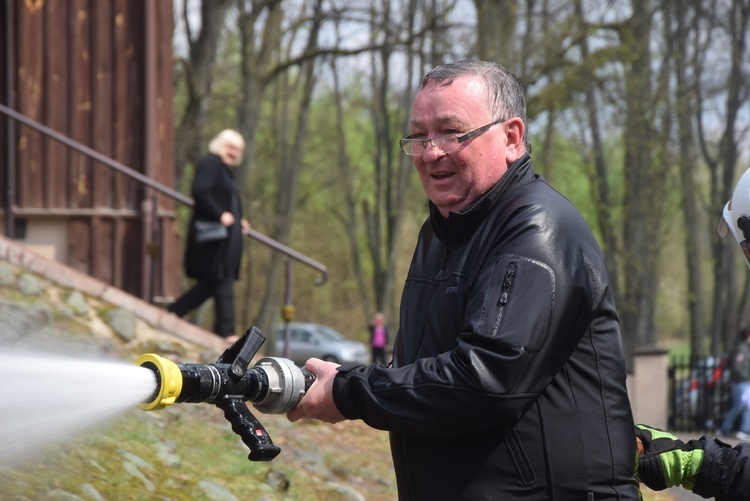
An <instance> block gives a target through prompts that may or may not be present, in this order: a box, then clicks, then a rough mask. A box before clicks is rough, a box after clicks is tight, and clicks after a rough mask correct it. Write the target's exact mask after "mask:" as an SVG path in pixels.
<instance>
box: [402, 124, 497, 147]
mask: <svg viewBox="0 0 750 501" xmlns="http://www.w3.org/2000/svg"><path fill="white" fill-rule="evenodd" d="M506 121H508V119H507V118H500V119H498V120H495V121H494V122H490V123H488V124H487V125H482V126H481V127H477V128H476V129H473V130H470V131H469V132H466V133H464V134H461V135H458V134H456V133H450V134H442V135H440V136H435V137H431V138H429V139H415V138H414V137H412V135H411V134H409V135H408V136H406V137H405V138H403V139H401V140H399V142H398V144H399V146H401V151H403V152H404V153H405V154H407V155H409V156H410V157H416V156H419V155H424V153H425V151H427V144H428V143H429V144H430V146H431V147H432V148H433V149H434V148H437V146H436V145H435V143H433V141H435V140H436V139H441V138H444V137H448V136H455V138H456V141H457V142H458V144H461V143H465V142H466V141H468V140H470V139H474V138H475V137H479V136H481V135H482V134H484V133H485V132H487V131H488V130H490V127H492V126H493V125H497V124H500V123H503V122H506ZM418 142H419V143H422V153H419V154H417V153H408V152H407V151H406V150H405V149H404V146H405V145H407V144H414V143H418ZM413 151H414V149H413V147H412V152H413ZM452 151H455V150H450V151H445V150H443V153H450V152H452Z"/></svg>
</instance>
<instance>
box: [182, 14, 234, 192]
mask: <svg viewBox="0 0 750 501" xmlns="http://www.w3.org/2000/svg"><path fill="white" fill-rule="evenodd" d="M231 3H232V0H203V1H201V5H200V7H201V17H200V20H201V21H200V33H199V34H198V35H197V36H194V34H193V26H191V23H190V19H191V17H190V16H189V13H188V2H187V1H186V0H185V1H183V3H182V13H183V21H184V24H185V35H186V37H185V38H186V42H187V45H188V47H189V53H188V59H187V60H185V59H181V60H180V64H181V70H182V76H183V77H184V79H185V83H186V96H185V97H186V105H185V109H184V110H183V111H182V116H181V118H180V122H179V124H178V125H177V129H176V131H175V140H174V149H175V152H174V159H175V179H176V180H177V186H180V185H182V184H183V183H182V174H183V169H184V167H185V164H187V163H193V164H195V163H197V161H198V159H199V158H200V157H201V156H202V155H204V154H205V153H206V151H205V149H206V145H205V144H203V143H204V141H203V127H204V125H205V110H206V106H207V102H208V99H209V97H210V95H211V82H212V81H213V71H212V69H213V63H214V61H215V60H216V52H217V47H218V46H219V40H220V38H221V28H222V26H223V25H224V19H225V18H226V12H227V8H228V7H229V5H231ZM175 111H177V110H175ZM178 115H179V113H178ZM227 126H228V127H229V126H231V125H227Z"/></svg>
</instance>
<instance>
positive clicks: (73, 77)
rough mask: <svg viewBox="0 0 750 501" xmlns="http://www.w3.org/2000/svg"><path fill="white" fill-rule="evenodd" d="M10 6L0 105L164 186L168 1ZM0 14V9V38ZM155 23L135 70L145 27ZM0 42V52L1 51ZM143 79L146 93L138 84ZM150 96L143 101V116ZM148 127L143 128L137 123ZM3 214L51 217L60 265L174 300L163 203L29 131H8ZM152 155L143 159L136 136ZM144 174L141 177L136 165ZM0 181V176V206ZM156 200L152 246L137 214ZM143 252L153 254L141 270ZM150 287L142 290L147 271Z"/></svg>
mask: <svg viewBox="0 0 750 501" xmlns="http://www.w3.org/2000/svg"><path fill="white" fill-rule="evenodd" d="M151 2H153V0H70V1H49V0H48V1H43V0H11V1H10V4H12V6H11V7H10V13H11V26H12V29H13V38H12V40H13V43H14V47H13V54H14V58H15V61H14V68H12V69H11V70H10V71H12V72H13V79H14V84H13V87H14V88H13V97H12V102H10V103H8V102H6V101H7V99H6V92H5V90H6V89H5V86H6V85H5V75H6V74H7V72H8V71H9V68H8V61H6V57H5V54H4V49H2V52H3V54H0V70H2V71H0V73H1V75H2V82H0V103H3V104H6V105H8V106H10V107H11V108H13V109H15V110H16V111H18V112H19V113H21V114H23V115H25V116H27V117H28V118H31V119H33V120H35V121H37V122H40V123H41V124H43V125H45V126H47V127H49V128H51V129H53V130H54V131H56V132H58V133H60V134H63V135H65V136H67V137H68V138H70V139H73V140H74V141H77V142H79V143H81V144H83V145H85V146H87V147H89V148H92V149H93V150H95V151H97V152H99V153H101V154H102V155H104V156H107V157H110V158H112V159H113V160H115V161H117V162H119V163H121V164H123V165H126V166H128V167H129V168H131V169H133V170H135V171H137V172H141V173H143V174H146V175H148V176H150V177H151V178H152V179H154V180H155V181H156V182H158V183H161V184H163V185H165V186H168V187H170V188H174V165H173V164H174V161H173V158H174V157H173V151H172V148H173V130H172V129H173V116H172V64H173V61H172V30H173V19H172V2H171V1H166V0H158V1H156V2H153V3H151ZM6 12H8V10H7V7H4V6H2V5H0V23H2V24H0V30H3V29H4V27H5V16H6ZM146 16H153V17H154V20H153V22H154V23H156V29H155V30H153V31H154V32H155V33H154V34H155V38H156V39H155V40H154V42H153V45H154V47H153V53H152V54H151V57H152V58H155V64H153V66H154V68H152V69H151V71H149V68H148V67H147V60H148V58H147V53H146V51H147V50H148V47H147V37H146V31H145V30H146V27H147V25H148V19H147V17H146ZM5 40H6V38H5V36H4V35H2V41H0V46H2V45H4V43H5ZM148 78H151V79H153V80H152V82H153V83H152V84H151V85H150V86H149V85H147V79H148ZM149 88H151V89H153V91H154V96H153V97H151V102H152V103H154V106H153V109H152V110H151V115H152V116H147V115H148V113H149V110H148V109H147V103H148V97H149V96H147V95H146V92H147V91H148V89H149ZM147 125H148V126H147ZM14 127H15V130H16V137H15V144H14V145H13V146H12V147H13V148H14V149H15V151H16V162H15V164H16V165H15V169H14V175H15V177H16V179H15V189H14V193H13V197H14V199H15V203H14V207H15V212H16V213H17V214H19V215H20V216H17V217H22V218H25V217H27V218H34V217H47V218H48V217H56V218H61V221H65V224H66V225H67V232H68V249H67V253H66V254H67V263H66V264H68V265H70V266H72V267H73V268H75V269H77V270H79V271H83V272H85V273H88V274H90V275H92V276H94V277H95V278H98V279H100V280H103V281H106V282H107V283H111V284H112V285H115V286H117V287H119V288H122V289H123V290H125V291H127V292H130V293H132V294H135V295H138V296H140V297H143V298H144V299H147V300H148V299H151V298H150V297H146V294H147V292H149V293H150V292H153V294H154V295H157V296H176V295H178V294H179V290H180V274H181V260H182V256H181V245H180V243H179V240H178V236H177V232H176V231H175V221H174V211H175V208H176V205H175V202H174V201H173V200H172V199H170V198H169V197H167V196H164V195H158V196H156V197H155V198H154V197H153V196H152V195H149V193H151V191H152V190H147V189H146V188H145V187H144V186H142V185H141V184H140V183H139V182H138V181H135V180H132V179H130V178H128V177H127V176H125V175H123V174H120V173H118V172H116V171H114V170H112V169H110V168H109V167H108V166H106V165H103V164H101V163H100V162H98V161H96V160H93V159H91V158H88V157H87V156H86V155H84V154H82V153H79V152H77V151H75V150H73V149H71V148H69V147H67V146H65V145H63V144H61V143H59V142H58V141H55V140H54V139H51V138H47V137H44V136H43V135H42V134H41V133H39V132H36V131H35V130H33V129H32V128H30V127H27V126H25V125H22V124H15V125H14ZM149 129H150V130H152V131H153V135H154V136H155V137H154V138H153V143H152V144H153V145H154V148H153V150H154V151H152V152H151V156H152V157H153V158H147V156H148V155H149V152H148V150H147V146H148V142H147V139H148V138H146V137H145V134H146V131H147V130H149ZM6 131H7V123H6V119H5V116H4V115H2V114H0V155H2V158H1V159H0V169H5V168H6V167H5V165H4V164H5V158H6V156H5V155H6V152H7V151H8V148H9V147H11V146H10V145H8V144H6V143H7V141H6ZM149 165H150V166H151V168H150V172H147V171H146V169H147V166H149ZM5 178H6V176H5V175H3V174H2V173H0V208H4V207H5V203H6V202H5V200H6V198H7V193H6V191H7V190H6V189H5V183H6V180H5ZM146 196H149V200H151V199H152V198H153V199H154V200H156V202H157V204H158V207H157V214H158V219H157V221H156V227H155V231H156V232H157V235H158V237H157V240H159V241H158V242H157V243H158V245H156V246H154V245H150V244H152V243H153V242H151V241H150V240H151V235H153V234H154V233H153V231H152V229H151V228H150V226H149V224H150V223H149V218H148V217H147V215H146V214H144V213H143V209H144V207H145V206H146V205H145V204H144V197H146ZM149 249H156V250H155V258H156V261H155V263H153V264H152V262H151V256H150V255H149ZM152 269H153V270H155V271H156V273H157V275H156V276H155V277H154V281H155V284H156V289H155V290H154V291H150V289H149V283H148V282H150V281H151V277H150V275H149V273H150V271H149V270H152Z"/></svg>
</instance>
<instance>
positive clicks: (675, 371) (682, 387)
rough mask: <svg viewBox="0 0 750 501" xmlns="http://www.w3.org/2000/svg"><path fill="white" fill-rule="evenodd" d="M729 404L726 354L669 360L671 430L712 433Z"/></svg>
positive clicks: (730, 393)
mask: <svg viewBox="0 0 750 501" xmlns="http://www.w3.org/2000/svg"><path fill="white" fill-rule="evenodd" d="M731 403H732V389H731V383H730V381H729V369H728V368H727V359H726V357H725V356H722V357H713V356H709V357H707V358H704V359H695V358H690V357H684V358H673V359H671V360H670V363H669V429H670V430H672V431H691V432H696V431H697V432H710V433H715V432H716V430H717V428H719V426H720V425H721V422H722V420H723V419H724V415H725V414H726V412H727V411H728V410H729V407H730V405H731Z"/></svg>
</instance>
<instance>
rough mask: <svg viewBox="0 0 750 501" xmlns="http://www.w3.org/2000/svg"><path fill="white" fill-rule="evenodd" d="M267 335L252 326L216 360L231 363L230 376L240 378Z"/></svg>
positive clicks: (221, 362) (220, 362) (219, 362)
mask: <svg viewBox="0 0 750 501" xmlns="http://www.w3.org/2000/svg"><path fill="white" fill-rule="evenodd" d="M265 341H266V335H265V334H264V333H263V331H262V330H260V329H258V328H257V327H251V328H249V329H248V330H247V331H245V334H243V335H242V337H241V338H240V339H238V340H237V341H236V342H235V343H234V344H232V346H230V347H229V348H227V349H226V351H224V353H222V354H221V356H220V357H219V359H218V360H217V361H216V363H218V364H230V366H231V367H230V370H229V377H230V378H232V379H234V380H239V379H241V378H242V376H244V375H245V371H246V370H247V366H248V365H250V361H251V360H252V359H253V356H254V355H255V354H256V353H257V352H258V350H259V349H260V347H261V345H262V344H263V343H264V342H265Z"/></svg>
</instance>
